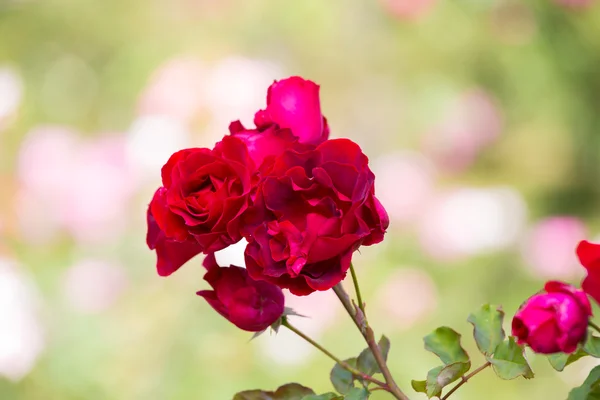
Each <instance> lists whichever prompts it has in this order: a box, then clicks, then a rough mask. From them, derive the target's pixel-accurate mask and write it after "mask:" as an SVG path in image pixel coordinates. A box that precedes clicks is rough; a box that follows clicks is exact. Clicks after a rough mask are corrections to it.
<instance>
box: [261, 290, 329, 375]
mask: <svg viewBox="0 0 600 400" xmlns="http://www.w3.org/2000/svg"><path fill="white" fill-rule="evenodd" d="M284 294H285V306H286V307H290V308H292V309H294V311H296V312H297V313H298V314H302V315H306V317H293V316H292V317H289V318H290V322H291V323H292V324H293V325H294V326H295V327H297V328H298V329H300V330H301V331H302V332H304V333H306V334H307V335H308V336H310V337H311V338H313V339H316V340H319V338H320V337H321V336H322V335H323V333H324V332H325V331H326V330H327V328H329V327H330V326H331V325H332V324H333V322H334V321H335V318H336V316H337V314H338V312H339V306H340V305H339V300H338V298H337V297H336V295H335V293H333V291H332V290H328V291H324V292H318V291H317V292H314V293H312V294H311V295H310V296H295V295H293V294H291V293H290V292H289V291H288V290H284ZM263 336H265V337H264V338H263V337H261V338H259V339H258V341H259V346H260V348H261V351H262V353H263V355H264V356H265V357H267V358H268V359H269V360H270V361H271V362H275V363H277V364H280V365H302V364H305V363H307V362H308V361H309V360H310V358H311V357H312V356H313V355H315V348H314V347H312V346H311V345H310V344H308V343H306V342H305V341H304V340H303V339H302V338H300V337H298V336H297V335H296V334H294V333H292V332H291V331H290V330H289V329H287V328H281V329H280V330H279V332H278V333H277V335H269V334H268V333H265V334H264V335H263Z"/></svg>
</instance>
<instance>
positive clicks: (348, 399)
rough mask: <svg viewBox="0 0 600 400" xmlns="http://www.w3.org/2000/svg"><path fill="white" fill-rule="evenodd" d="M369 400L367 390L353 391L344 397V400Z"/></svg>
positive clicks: (357, 389)
mask: <svg viewBox="0 0 600 400" xmlns="http://www.w3.org/2000/svg"><path fill="white" fill-rule="evenodd" d="M368 398H369V392H368V391H367V389H365V388H354V389H351V390H350V391H349V392H348V393H346V395H345V396H344V400H366V399H368Z"/></svg>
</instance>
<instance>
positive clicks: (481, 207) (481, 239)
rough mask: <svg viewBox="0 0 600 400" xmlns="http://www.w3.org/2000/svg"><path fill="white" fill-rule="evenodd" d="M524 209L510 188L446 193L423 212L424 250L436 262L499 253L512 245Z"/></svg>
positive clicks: (422, 235)
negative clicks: (492, 252) (438, 259)
mask: <svg viewBox="0 0 600 400" xmlns="http://www.w3.org/2000/svg"><path fill="white" fill-rule="evenodd" d="M526 214H527V209H526V205H525V202H524V200H523V198H522V196H521V194H520V193H519V192H517V191H516V190H514V189H511V188H489V189H476V188H463V189H458V190H454V191H451V192H449V193H446V194H444V195H442V196H440V198H439V199H438V200H437V201H436V202H434V204H433V205H432V207H431V209H430V210H428V211H425V213H424V216H423V219H422V220H421V224H420V232H419V235H420V240H421V244H422V245H423V247H424V249H425V250H426V251H427V252H428V253H429V254H430V255H432V256H434V257H438V258H453V257H457V256H463V255H467V256H469V255H475V254H479V253H484V252H488V251H494V250H500V249H503V248H506V247H508V246H511V245H513V244H514V243H515V242H516V240H517V239H518V238H519V236H520V234H521V232H522V230H523V228H524V225H525V221H526Z"/></svg>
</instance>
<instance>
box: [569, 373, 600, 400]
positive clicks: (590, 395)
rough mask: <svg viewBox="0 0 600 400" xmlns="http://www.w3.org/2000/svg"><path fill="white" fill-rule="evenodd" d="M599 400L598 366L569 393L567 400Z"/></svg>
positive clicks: (599, 375)
mask: <svg viewBox="0 0 600 400" xmlns="http://www.w3.org/2000/svg"><path fill="white" fill-rule="evenodd" d="M598 399H600V365H599V366H597V367H595V368H594V369H592V370H591V371H590V374H589V375H588V377H587V378H586V379H585V381H584V382H583V384H582V385H581V386H579V387H576V388H575V389H573V390H571V392H569V397H568V398H567V400H598Z"/></svg>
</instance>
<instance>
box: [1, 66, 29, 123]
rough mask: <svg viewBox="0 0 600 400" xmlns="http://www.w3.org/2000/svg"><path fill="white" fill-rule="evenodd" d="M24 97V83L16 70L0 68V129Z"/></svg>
mask: <svg viewBox="0 0 600 400" xmlns="http://www.w3.org/2000/svg"><path fill="white" fill-rule="evenodd" d="M22 97H23V81H22V80H21V77H20V75H19V74H18V73H17V71H15V70H14V69H12V68H10V67H6V66H0V129H2V128H3V126H4V125H5V122H6V119H8V118H9V117H10V116H12V115H13V114H14V113H15V112H16V111H17V108H18V107H19V104H20V103H21V99H22Z"/></svg>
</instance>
